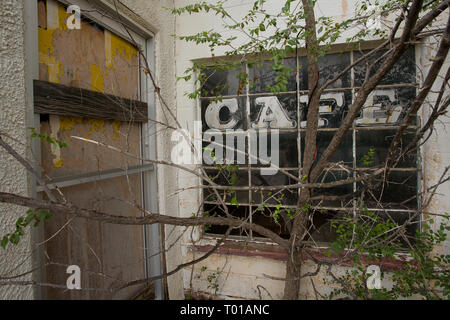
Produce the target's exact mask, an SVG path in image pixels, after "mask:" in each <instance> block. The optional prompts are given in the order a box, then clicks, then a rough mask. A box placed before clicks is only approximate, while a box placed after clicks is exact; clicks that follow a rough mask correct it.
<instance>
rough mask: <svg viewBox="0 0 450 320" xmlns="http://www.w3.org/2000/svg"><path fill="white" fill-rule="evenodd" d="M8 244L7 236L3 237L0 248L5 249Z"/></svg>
mask: <svg viewBox="0 0 450 320" xmlns="http://www.w3.org/2000/svg"><path fill="white" fill-rule="evenodd" d="M7 244H8V236H4V237H3V239H2V242H1V243H0V246H1V247H2V248H3V249H5V248H6V245H7Z"/></svg>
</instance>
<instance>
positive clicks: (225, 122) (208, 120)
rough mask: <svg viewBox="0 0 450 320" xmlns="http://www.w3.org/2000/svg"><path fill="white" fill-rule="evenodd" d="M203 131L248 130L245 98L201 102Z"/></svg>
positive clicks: (204, 100)
mask: <svg viewBox="0 0 450 320" xmlns="http://www.w3.org/2000/svg"><path fill="white" fill-rule="evenodd" d="M201 108H202V124H203V125H202V130H203V131H206V130H208V129H218V130H226V129H233V130H237V129H243V130H245V129H246V128H247V111H246V99H245V98H238V97H236V98H226V99H222V101H213V100H210V99H202V100H201Z"/></svg>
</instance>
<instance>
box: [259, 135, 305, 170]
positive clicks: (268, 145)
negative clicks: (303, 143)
mask: <svg viewBox="0 0 450 320" xmlns="http://www.w3.org/2000/svg"><path fill="white" fill-rule="evenodd" d="M254 136H255V138H253V139H252V140H255V141H257V147H258V149H257V150H256V149H255V148H254V147H252V148H251V149H252V150H253V153H252V154H253V155H254V157H253V158H252V159H254V160H252V161H253V162H252V167H268V165H267V162H268V161H271V163H273V164H275V165H277V166H278V167H280V168H297V167H298V148H297V132H278V133H275V132H274V131H269V132H265V131H262V132H261V131H258V130H257V131H255V135H254ZM251 143H254V142H253V141H252V142H251ZM256 152H257V153H256ZM256 156H258V159H257V163H256V162H255V161H256V159H255V158H256Z"/></svg>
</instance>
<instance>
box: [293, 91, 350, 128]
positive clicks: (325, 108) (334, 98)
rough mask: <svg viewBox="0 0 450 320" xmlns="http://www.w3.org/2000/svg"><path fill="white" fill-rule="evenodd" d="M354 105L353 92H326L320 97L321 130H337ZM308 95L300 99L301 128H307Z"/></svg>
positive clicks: (319, 124)
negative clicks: (350, 107)
mask: <svg viewBox="0 0 450 320" xmlns="http://www.w3.org/2000/svg"><path fill="white" fill-rule="evenodd" d="M351 104H352V92H351V90H345V91H333V92H325V93H323V94H322V95H321V97H320V107H319V123H318V126H319V128H337V127H339V126H340V125H341V122H342V120H343V119H344V118H345V115H346V114H347V111H348V108H349V106H350V105H351ZM307 106H308V95H302V96H301V97H300V109H301V122H300V128H302V129H305V128H306V125H307V123H306V120H307V114H308V109H307Z"/></svg>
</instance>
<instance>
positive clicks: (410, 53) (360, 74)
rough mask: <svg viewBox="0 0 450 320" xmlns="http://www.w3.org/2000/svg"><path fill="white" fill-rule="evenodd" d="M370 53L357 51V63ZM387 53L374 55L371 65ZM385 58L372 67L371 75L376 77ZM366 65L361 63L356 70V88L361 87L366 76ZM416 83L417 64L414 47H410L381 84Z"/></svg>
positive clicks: (381, 52) (370, 60)
mask: <svg viewBox="0 0 450 320" xmlns="http://www.w3.org/2000/svg"><path fill="white" fill-rule="evenodd" d="M368 52H369V51H363V52H362V53H360V52H357V51H355V52H354V60H355V61H356V60H357V59H359V58H360V57H361V56H362V55H364V54H367V53H368ZM385 52H386V51H380V52H378V53H376V54H374V55H373V56H372V57H371V58H370V59H369V63H370V64H372V63H373V62H375V61H376V60H377V59H378V58H380V57H381V56H382V55H383V54H385ZM383 61H384V58H383V59H382V60H380V61H379V62H378V63H377V64H376V65H375V66H374V67H372V69H371V72H370V75H371V76H372V75H374V74H375V72H377V70H378V69H379V68H380V66H381V64H382V63H383ZM366 70H367V68H366V63H365V62H361V63H360V64H358V65H357V66H355V68H354V74H355V86H361V85H362V83H363V82H364V78H365V76H366ZM414 82H416V63H415V52H414V47H410V48H409V49H408V50H407V51H406V52H405V53H404V54H403V55H402V56H401V57H400V59H399V60H398V61H397V63H396V64H394V66H393V67H392V68H391V69H390V70H389V72H388V73H387V74H386V75H385V76H384V78H383V79H382V80H381V82H380V84H398V83H414Z"/></svg>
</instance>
